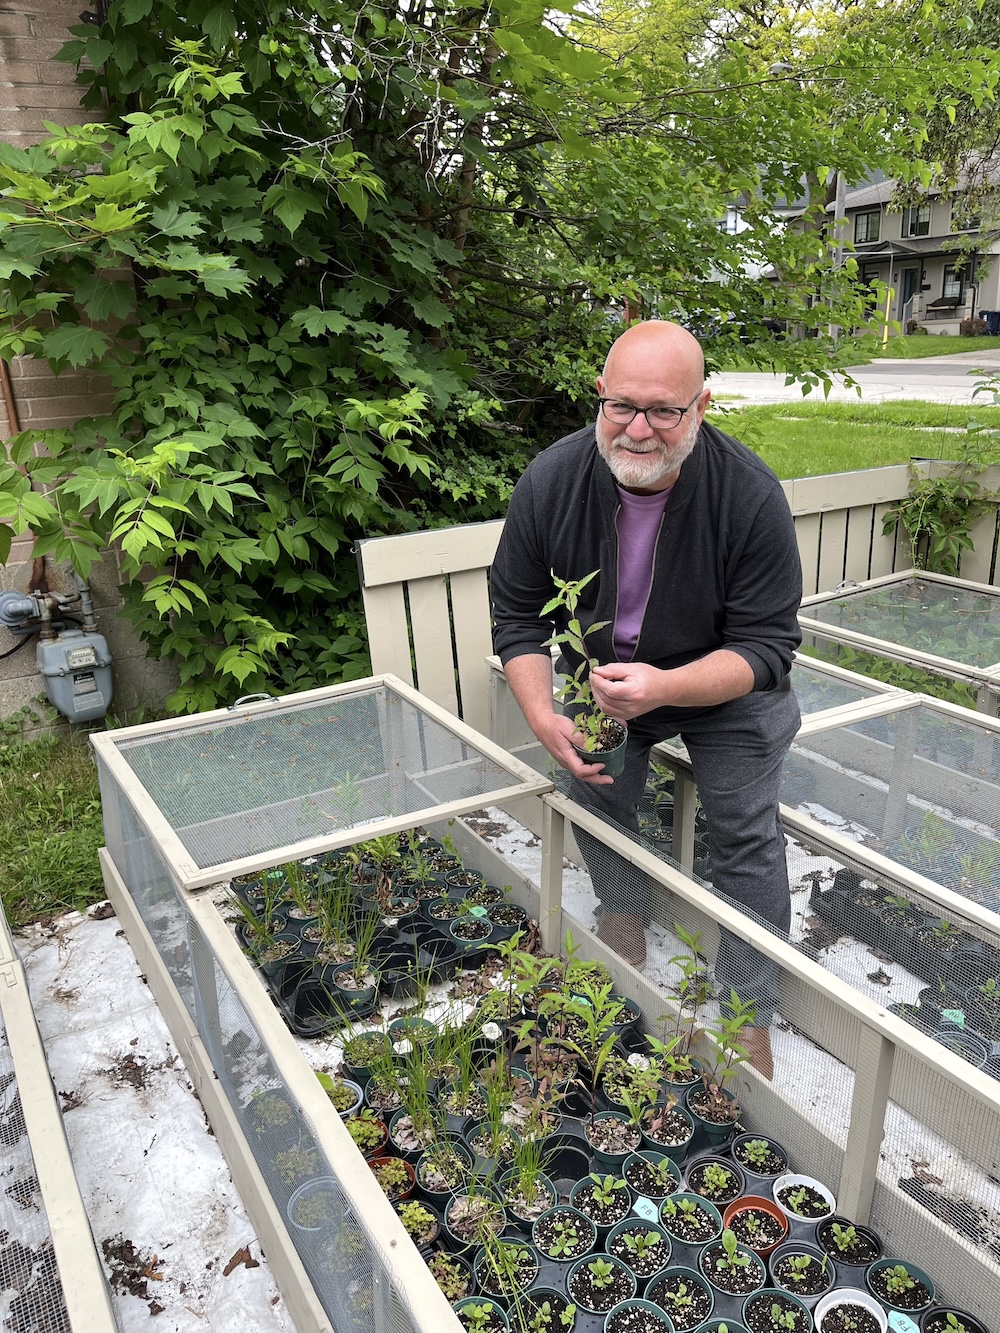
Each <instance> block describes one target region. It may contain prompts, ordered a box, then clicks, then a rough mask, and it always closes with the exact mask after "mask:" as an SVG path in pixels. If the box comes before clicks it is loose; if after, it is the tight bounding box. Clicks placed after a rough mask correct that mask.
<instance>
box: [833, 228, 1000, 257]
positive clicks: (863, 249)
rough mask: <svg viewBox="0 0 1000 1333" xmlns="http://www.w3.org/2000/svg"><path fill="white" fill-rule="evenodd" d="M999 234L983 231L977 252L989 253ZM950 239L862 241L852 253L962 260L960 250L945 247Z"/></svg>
mask: <svg viewBox="0 0 1000 1333" xmlns="http://www.w3.org/2000/svg"><path fill="white" fill-rule="evenodd" d="M998 235H1000V233H998V232H996V231H989V232H981V233H980V234H979V236H978V237H977V240H976V250H975V253H977V254H988V253H989V252H990V248H991V246H992V245H993V243H994V242H995V241H996V240H997V237H998ZM950 239H951V237H950V236H905V237H901V238H897V239H894V240H891V241H862V242H861V243H860V244H858V245H855V246H854V247H853V250H852V252H851V253H852V254H854V255H856V256H857V258H858V259H869V260H871V259H879V260H884V259H906V258H913V259H930V258H931V257H932V256H934V255H952V256H953V257H954V258H955V260H956V262H960V261H961V260H963V258H965V256H964V255H963V254H962V252H961V251H960V250H956V249H955V248H954V247H953V246H951V245H949V246H948V247H947V249H946V248H945V242H946V241H948V240H950Z"/></svg>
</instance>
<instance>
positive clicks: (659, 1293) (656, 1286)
mask: <svg viewBox="0 0 1000 1333" xmlns="http://www.w3.org/2000/svg"><path fill="white" fill-rule="evenodd" d="M682 1286H683V1287H684V1288H685V1291H684V1293H683V1295H684V1296H685V1297H687V1296H691V1297H693V1298H694V1302H695V1303H694V1304H693V1305H678V1304H677V1302H676V1300H675V1299H673V1298H674V1297H676V1296H678V1295H681V1291H680V1288H681V1287H682ZM646 1300H648V1301H651V1302H652V1303H653V1304H654V1305H656V1306H658V1307H659V1308H660V1309H661V1310H664V1311H666V1313H667V1315H668V1317H669V1319H670V1322H671V1323H672V1324H673V1326H674V1328H675V1329H676V1330H677V1333H690V1331H691V1330H692V1329H696V1328H698V1327H699V1326H700V1325H701V1324H703V1323H705V1321H706V1320H708V1319H711V1318H712V1315H713V1313H714V1304H715V1297H714V1296H713V1294H712V1288H711V1287H710V1286H709V1285H708V1283H707V1282H706V1281H705V1279H704V1278H703V1277H702V1276H701V1274H700V1273H698V1272H696V1271H695V1270H694V1269H693V1268H687V1267H685V1266H683V1265H680V1264H671V1266H670V1267H669V1268H665V1269H664V1270H663V1271H662V1272H661V1273H656V1274H654V1276H653V1277H652V1278H651V1279H650V1282H649V1286H648V1287H647V1288H646Z"/></svg>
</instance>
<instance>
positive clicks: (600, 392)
mask: <svg viewBox="0 0 1000 1333" xmlns="http://www.w3.org/2000/svg"><path fill="white" fill-rule="evenodd" d="M597 396H598V398H603V397H604V381H603V380H602V379H601V377H600V375H598V377H597Z"/></svg>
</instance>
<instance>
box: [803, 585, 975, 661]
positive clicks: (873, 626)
mask: <svg viewBox="0 0 1000 1333" xmlns="http://www.w3.org/2000/svg"><path fill="white" fill-rule="evenodd" d="M802 614H803V616H804V617H806V618H807V619H809V620H818V621H820V622H822V623H823V624H824V625H833V626H836V627H837V628H839V629H850V630H853V631H854V632H855V633H858V634H864V635H867V636H868V637H870V638H873V639H882V640H887V641H889V642H892V643H898V644H900V645H901V646H902V647H905V648H915V649H918V650H919V651H921V652H925V653H933V654H935V655H936V656H937V657H946V658H950V659H951V660H952V661H955V662H961V663H963V664H964V665H965V666H973V667H979V668H984V667H989V666H992V665H994V664H995V663H997V662H1000V593H986V592H977V591H972V590H971V589H963V588H960V587H955V586H953V585H951V584H947V583H938V582H937V581H935V580H930V579H921V578H908V579H904V580H901V581H900V582H898V583H890V584H884V585H882V586H881V587H877V588H864V589H861V590H860V591H857V592H846V593H844V595H843V596H841V597H837V598H835V599H833V600H830V601H825V602H819V603H817V604H815V605H813V606H807V607H804V608H803V612H802Z"/></svg>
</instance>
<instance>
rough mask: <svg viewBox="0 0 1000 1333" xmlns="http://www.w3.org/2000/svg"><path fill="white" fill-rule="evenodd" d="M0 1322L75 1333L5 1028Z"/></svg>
mask: <svg viewBox="0 0 1000 1333" xmlns="http://www.w3.org/2000/svg"><path fill="white" fill-rule="evenodd" d="M0 1181H2V1192H0V1318H2V1320H3V1328H4V1329H5V1330H11V1333H71V1327H70V1320H69V1314H68V1312H67V1310H66V1301H65V1297H64V1296H63V1288H62V1282H61V1280H60V1277H59V1270H58V1268H57V1265H56V1258H55V1252H54V1250H53V1248H52V1238H51V1234H50V1231H49V1222H48V1218H47V1216H46V1213H45V1205H44V1204H43V1202H42V1198H41V1194H40V1193H39V1188H38V1177H37V1175H36V1174H35V1161H34V1157H33V1156H32V1152H31V1145H30V1143H29V1141H28V1133H27V1126H26V1124H25V1119H24V1114H23V1111H22V1109H21V1097H20V1093H19V1091H18V1086H17V1075H16V1074H15V1072H14V1061H13V1058H12V1056H11V1052H10V1047H9V1045H8V1043H7V1032H6V1029H5V1027H4V1025H3V1023H2V1022H0Z"/></svg>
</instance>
